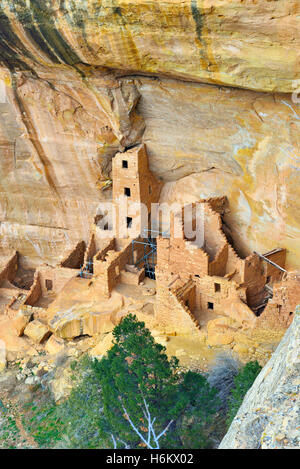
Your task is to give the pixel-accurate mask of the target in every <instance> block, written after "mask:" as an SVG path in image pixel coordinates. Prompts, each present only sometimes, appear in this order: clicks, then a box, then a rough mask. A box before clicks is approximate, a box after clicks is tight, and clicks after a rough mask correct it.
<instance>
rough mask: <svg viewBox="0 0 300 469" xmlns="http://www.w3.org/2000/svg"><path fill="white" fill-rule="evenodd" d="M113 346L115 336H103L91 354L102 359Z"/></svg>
mask: <svg viewBox="0 0 300 469" xmlns="http://www.w3.org/2000/svg"><path fill="white" fill-rule="evenodd" d="M112 345H113V335H112V333H111V332H110V333H109V334H106V335H105V336H104V337H103V336H102V337H101V339H100V340H99V342H98V344H97V345H96V346H95V347H94V348H92V349H91V350H90V352H89V354H90V355H91V356H92V357H102V356H103V355H105V353H106V352H107V351H108V350H109V349H110V348H111V347H112Z"/></svg>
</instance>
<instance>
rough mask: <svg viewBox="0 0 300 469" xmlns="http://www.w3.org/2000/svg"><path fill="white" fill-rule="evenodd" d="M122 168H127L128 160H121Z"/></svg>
mask: <svg viewBox="0 0 300 469" xmlns="http://www.w3.org/2000/svg"><path fill="white" fill-rule="evenodd" d="M122 168H125V169H127V168H128V161H127V160H123V161H122Z"/></svg>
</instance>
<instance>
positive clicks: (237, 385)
mask: <svg viewBox="0 0 300 469" xmlns="http://www.w3.org/2000/svg"><path fill="white" fill-rule="evenodd" d="M260 371H261V366H260V365H259V363H258V362H257V361H253V362H249V363H247V364H246V365H245V366H244V367H243V368H241V370H240V371H239V373H238V374H237V376H236V377H235V378H234V387H233V389H232V390H231V393H230V397H229V400H228V414H227V424H228V426H229V425H230V424H231V422H232V420H233V419H234V417H235V416H236V414H237V412H238V410H239V408H240V406H241V405H242V402H243V400H244V397H245V395H246V393H247V391H248V390H249V389H250V388H251V386H252V384H253V383H254V381H255V379H256V377H257V375H258V374H259V373H260Z"/></svg>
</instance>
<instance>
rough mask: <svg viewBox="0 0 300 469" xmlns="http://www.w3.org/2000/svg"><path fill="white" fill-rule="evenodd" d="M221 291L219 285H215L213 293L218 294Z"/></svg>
mask: <svg viewBox="0 0 300 469" xmlns="http://www.w3.org/2000/svg"><path fill="white" fill-rule="evenodd" d="M220 291H221V285H220V284H219V283H215V292H216V293H217V292H220Z"/></svg>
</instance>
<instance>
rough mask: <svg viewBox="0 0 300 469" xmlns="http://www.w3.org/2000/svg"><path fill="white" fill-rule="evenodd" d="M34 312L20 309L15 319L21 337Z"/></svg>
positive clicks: (14, 322)
mask: <svg viewBox="0 0 300 469" xmlns="http://www.w3.org/2000/svg"><path fill="white" fill-rule="evenodd" d="M31 317H32V312H30V311H27V310H23V309H20V310H19V311H18V313H17V315H16V317H15V318H14V320H13V324H14V328H15V330H16V333H17V335H18V336H19V337H21V336H22V335H23V334H24V330H25V328H26V326H27V325H28V324H29V322H30V319H31Z"/></svg>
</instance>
